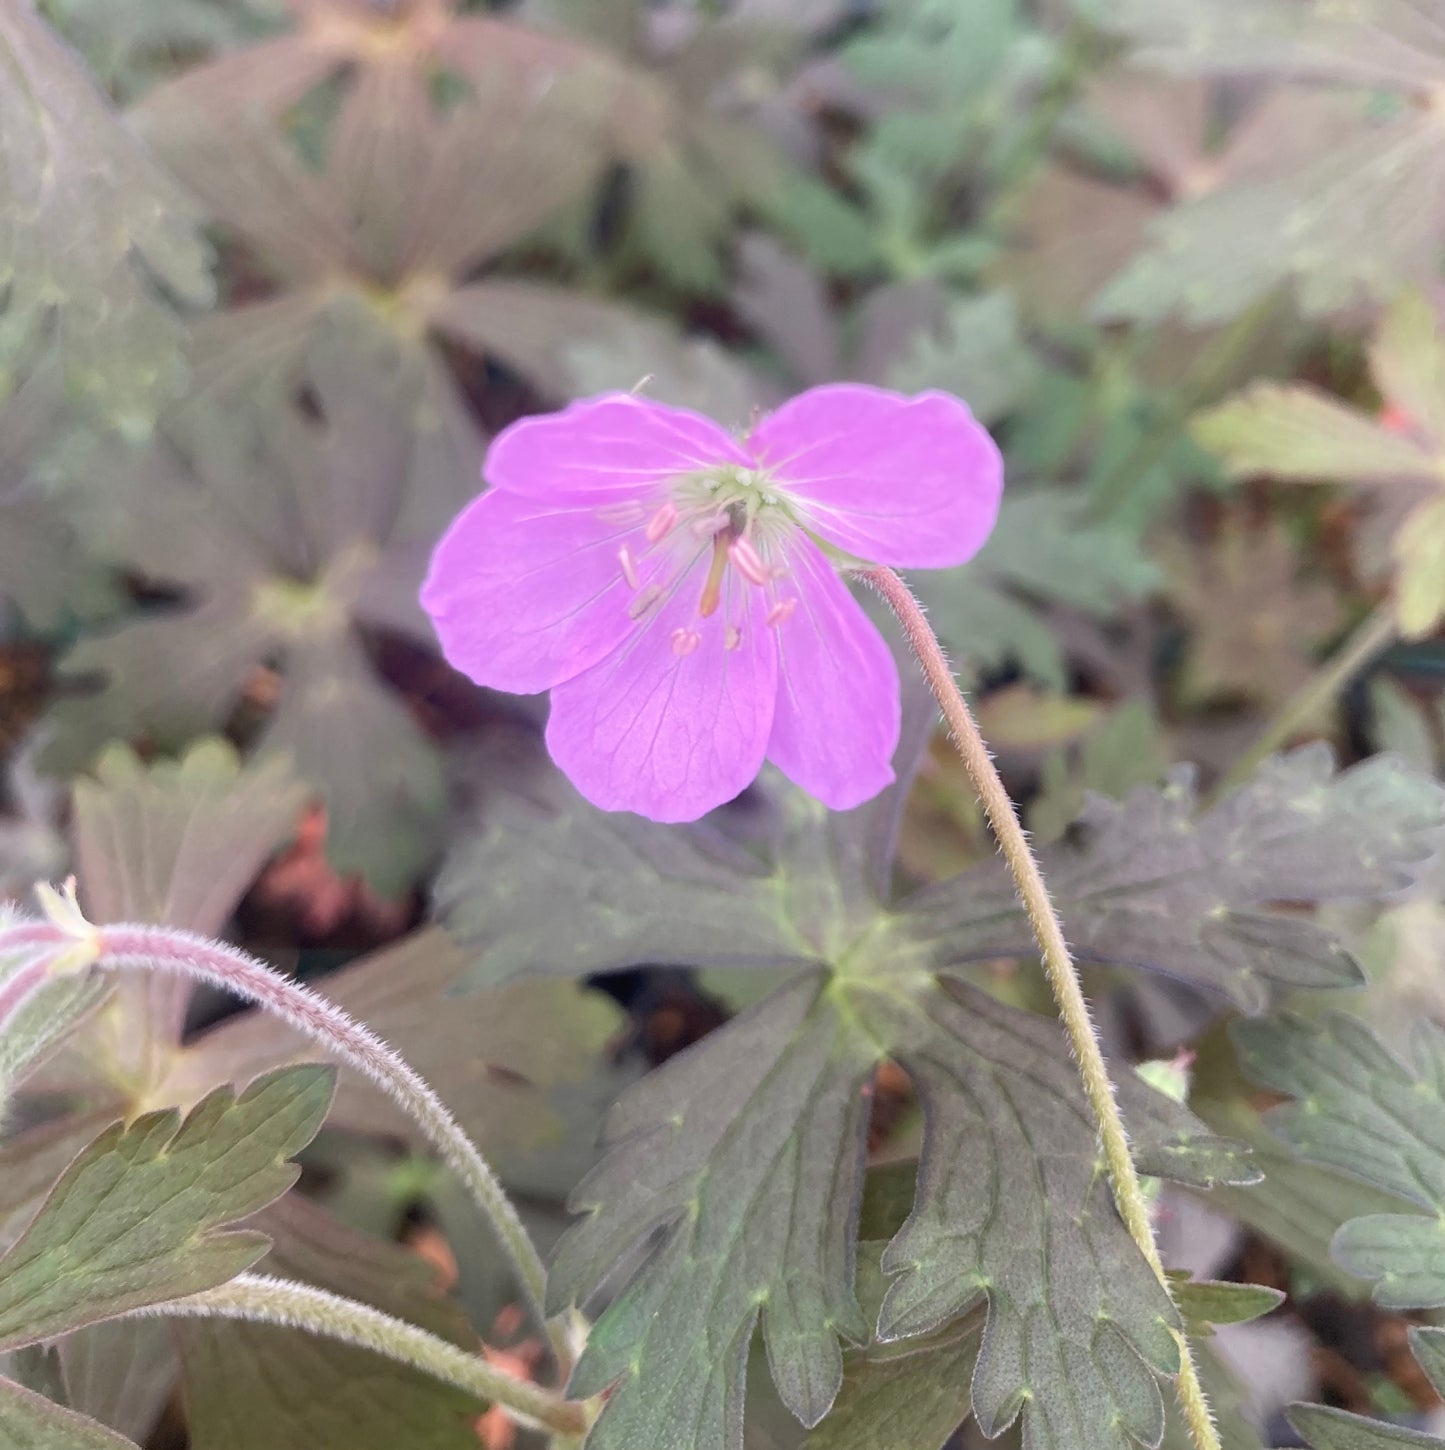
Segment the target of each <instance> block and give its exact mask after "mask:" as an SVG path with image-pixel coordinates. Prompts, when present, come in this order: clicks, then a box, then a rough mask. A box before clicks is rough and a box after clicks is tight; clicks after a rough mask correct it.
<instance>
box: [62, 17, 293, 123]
mask: <svg viewBox="0 0 1445 1450" xmlns="http://www.w3.org/2000/svg"><path fill="white" fill-rule="evenodd" d="M281 3H282V0H239V3H237V0H41V9H42V11H43V13H44V14H45V15H46V16H47V18H48V19H49V20H50V21H51V23H52V24H53V25H54V26H55V27H56V29H57V30H59V31H60V33H61V34H62V35H64V36H65V37H66V39H67V40H69V41H70V42H71V43H72V44H73V45H74V46H75V47H76V48H77V49H78V50H79V51H80V52H81V53H82V54H83V55H84V56H85V58H86V59H87V60H88V61H89V62H90V65H91V68H92V69H93V70H94V71H95V73H96V75H97V76H98V77H99V79H100V80H101V82H102V83H103V84H104V85H105V87H106V89H107V90H109V91H110V92H111V93H112V94H118V95H119V96H120V98H121V99H122V100H128V99H130V98H132V97H134V96H135V95H136V94H138V93H139V92H141V91H144V90H146V89H147V88H148V87H149V86H150V85H152V84H154V83H155V82H156V81H157V80H159V79H161V78H162V77H163V76H164V75H166V74H167V73H168V72H170V71H173V70H174V69H175V58H176V54H177V53H178V52H179V53H183V54H185V55H186V56H188V57H189V56H199V55H205V54H207V53H208V52H211V51H215V50H220V49H223V48H226V47H229V46H232V45H236V44H238V43H239V42H241V41H243V40H248V39H253V38H255V37H256V36H257V35H259V34H260V32H261V30H262V29H263V27H264V25H265V23H266V22H267V21H268V20H272V19H274V18H275V16H276V14H277V13H278V12H279V11H280V9H281Z"/></svg>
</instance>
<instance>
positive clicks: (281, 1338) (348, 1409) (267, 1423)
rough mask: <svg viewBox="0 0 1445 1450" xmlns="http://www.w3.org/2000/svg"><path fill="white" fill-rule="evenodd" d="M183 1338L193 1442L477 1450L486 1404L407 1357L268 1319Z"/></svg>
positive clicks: (219, 1448) (218, 1446) (201, 1447)
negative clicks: (403, 1360) (406, 1361)
mask: <svg viewBox="0 0 1445 1450" xmlns="http://www.w3.org/2000/svg"><path fill="white" fill-rule="evenodd" d="M178 1337H179V1342H180V1351H181V1365H182V1370H183V1373H184V1376H185V1383H186V1387H187V1410H188V1412H189V1414H188V1419H189V1427H190V1435H191V1445H192V1447H193V1450H322V1447H326V1450H331V1447H338V1450H339V1447H341V1446H345V1447H346V1450H397V1447H399V1446H403V1445H404V1446H406V1447H407V1450H476V1445H477V1437H476V1434H475V1432H474V1431H473V1429H472V1427H471V1423H470V1422H471V1421H473V1420H475V1419H476V1417H477V1416H478V1415H479V1414H481V1412H482V1409H483V1405H482V1403H481V1402H480V1401H479V1400H474V1399H472V1398H471V1397H470V1396H469V1395H466V1394H464V1393H462V1391H460V1390H456V1389H453V1388H452V1387H451V1386H450V1385H445V1384H442V1383H441V1382H439V1381H437V1380H434V1379H431V1378H430V1377H428V1376H425V1375H422V1374H421V1373H419V1372H418V1371H417V1370H414V1369H411V1368H409V1367H408V1366H406V1365H402V1364H398V1363H396V1362H394V1361H392V1360H389V1359H383V1358H382V1357H381V1356H379V1355H374V1354H369V1353H368V1352H367V1351H365V1350H362V1349H355V1348H353V1347H352V1346H350V1345H346V1344H341V1343H338V1342H336V1341H334V1340H329V1339H322V1338H320V1337H318V1336H317V1335H314V1334H307V1333H304V1332H301V1331H298V1330H294V1329H282V1328H277V1327H275V1326H273V1325H267V1324H242V1323H227V1322H223V1321H221V1320H209V1319H197V1320H192V1321H189V1322H188V1323H186V1324H184V1325H182V1326H181V1328H180V1331H179V1336H178Z"/></svg>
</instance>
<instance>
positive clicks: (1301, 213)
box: [1088, 0, 1445, 322]
mask: <svg viewBox="0 0 1445 1450" xmlns="http://www.w3.org/2000/svg"><path fill="white" fill-rule="evenodd" d="M1088 8H1089V9H1090V10H1091V11H1092V12H1093V13H1094V15H1095V18H1096V19H1097V21H1098V22H1099V23H1100V24H1102V25H1104V26H1105V27H1107V28H1109V29H1111V30H1114V31H1117V32H1119V33H1122V34H1124V35H1126V36H1128V37H1129V38H1131V39H1133V40H1136V41H1139V42H1142V43H1143V44H1144V46H1145V47H1146V49H1145V50H1144V51H1143V52H1142V54H1141V55H1140V56H1139V57H1138V58H1140V59H1142V60H1144V61H1145V62H1146V63H1147V64H1151V65H1154V66H1158V67H1164V68H1168V69H1171V70H1175V71H1178V72H1182V73H1185V74H1196V75H1221V74H1239V73H1244V74H1253V75H1258V76H1262V77H1266V78H1271V79H1284V80H1296V81H1304V82H1311V83H1333V84H1334V85H1335V86H1337V87H1340V88H1341V90H1342V93H1341V94H1339V95H1327V96H1326V97H1324V98H1323V103H1324V104H1334V105H1335V107H1336V109H1337V112H1338V117H1339V119H1338V121H1337V122H1336V123H1335V124H1333V125H1329V126H1323V127H1321V129H1320V132H1319V134H1318V135H1317V137H1316V151H1315V157H1316V159H1315V160H1314V161H1312V162H1310V163H1306V164H1302V163H1301V162H1300V161H1299V160H1298V158H1295V157H1288V158H1285V160H1284V162H1283V164H1281V163H1280V162H1278V161H1276V162H1275V164H1274V165H1272V166H1271V165H1270V164H1268V163H1266V164H1264V165H1262V166H1261V167H1260V169H1259V170H1260V174H1259V177H1258V179H1252V180H1250V181H1248V182H1246V183H1244V184H1241V185H1236V186H1232V187H1228V188H1225V189H1224V190H1221V191H1219V192H1217V193H1215V194H1213V195H1210V196H1206V197H1203V198H1201V199H1199V200H1197V201H1190V202H1187V203H1185V204H1184V205H1182V206H1180V207H1178V208H1176V209H1175V210H1174V211H1172V212H1171V213H1169V214H1168V215H1166V216H1165V217H1163V218H1162V219H1160V221H1159V222H1157V223H1156V224H1155V226H1154V227H1153V228H1152V232H1153V248H1152V250H1150V251H1148V252H1146V253H1145V254H1144V255H1143V256H1141V257H1140V258H1139V259H1138V260H1137V261H1136V262H1135V263H1134V264H1133V265H1132V266H1131V267H1130V268H1128V269H1127V270H1126V271H1125V272H1124V273H1123V274H1121V275H1120V276H1119V277H1118V278H1117V279H1116V281H1115V282H1114V283H1113V285H1112V286H1111V287H1110V288H1109V289H1108V290H1107V291H1106V292H1105V294H1104V296H1103V297H1102V298H1101V299H1100V306H1101V309H1102V311H1103V312H1104V313H1105V314H1106V315H1110V316H1114V317H1118V316H1129V317H1133V318H1149V319H1157V318H1159V317H1160V316H1162V315H1164V314H1165V313H1166V312H1170V311H1176V310H1177V311H1180V312H1182V313H1183V314H1184V315H1185V316H1186V317H1188V318H1190V319H1192V320H1193V321H1196V322H1210V321H1219V320H1223V319H1225V318H1228V317H1230V316H1233V315H1234V314H1235V313H1237V312H1239V311H1241V310H1242V309H1243V308H1244V307H1246V306H1247V305H1249V303H1250V302H1252V301H1254V300H1255V299H1257V298H1259V297H1260V296H1263V295H1264V294H1266V293H1267V292H1269V291H1270V290H1271V289H1273V288H1274V287H1276V286H1278V285H1280V284H1282V283H1285V282H1289V283H1291V284H1292V285H1293V288H1294V290H1295V294H1296V296H1297V298H1298V301H1299V304H1300V306H1301V307H1302V309H1303V310H1304V311H1306V312H1308V313H1324V312H1333V311H1337V310H1339V309H1340V308H1343V307H1345V306H1346V305H1348V304H1350V303H1352V302H1356V301H1359V300H1361V299H1362V298H1385V297H1388V296H1390V295H1391V294H1392V293H1393V292H1394V291H1395V290H1396V289H1397V288H1398V286H1399V285H1400V281H1401V279H1402V278H1404V279H1409V280H1422V281H1423V280H1425V279H1427V278H1430V277H1432V276H1433V275H1434V273H1435V260H1436V252H1437V251H1438V246H1439V237H1440V225H1441V221H1442V214H1441V212H1440V210H1439V208H1438V206H1436V205H1435V199H1436V198H1438V197H1439V196H1440V194H1441V185H1440V184H1441V181H1442V172H1441V169H1440V167H1441V162H1440V155H1441V147H1440V139H1441V129H1440V118H1439V115H1438V113H1437V111H1436V109H1435V107H1434V106H1433V103H1432V100H1431V98H1432V96H1433V95H1434V94H1435V92H1436V91H1437V90H1438V88H1439V86H1440V83H1441V81H1442V79H1445V41H1442V37H1441V34H1440V31H1439V29H1438V27H1437V26H1436V25H1435V24H1434V22H1433V20H1432V19H1430V18H1429V17H1428V16H1427V15H1426V14H1425V13H1423V12H1422V11H1421V10H1420V9H1419V8H1418V7H1416V6H1412V5H1410V4H1409V3H1407V0H1364V3H1362V4H1359V5H1356V6H1352V7H1345V8H1343V9H1342V8H1340V7H1336V6H1333V5H1330V4H1328V3H1323V0H1300V3H1292V0H1264V3H1261V4H1258V5H1255V4H1252V3H1240V0H1205V3H1202V4H1199V5H1195V4H1192V3H1188V4H1180V3H1168V4H1159V5H1154V4H1151V3H1149V0H1125V3H1122V4H1119V5H1098V6H1095V5H1093V4H1092V3H1091V4H1090V5H1089V7H1088ZM1366 88H1369V90H1370V91H1372V92H1373V93H1374V94H1373V95H1372V96H1366V97H1363V98H1362V97H1361V94H1360V93H1361V92H1363V91H1365V89H1366ZM1352 93H1353V94H1352ZM1382 98H1388V102H1392V103H1393V104H1389V103H1385V104H1382ZM1371 112H1373V116H1372V115H1371Z"/></svg>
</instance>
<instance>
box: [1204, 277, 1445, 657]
mask: <svg viewBox="0 0 1445 1450" xmlns="http://www.w3.org/2000/svg"><path fill="white" fill-rule="evenodd" d="M1371 365H1372V369H1373V371H1374V374H1375V379H1376V381H1377V382H1378V383H1379V385H1380V388H1381V390H1382V391H1383V392H1384V393H1385V396H1386V399H1387V401H1388V402H1389V403H1390V404H1391V405H1392V407H1393V408H1395V409H1396V410H1397V415H1396V417H1395V418H1393V419H1392V418H1389V417H1387V416H1382V417H1381V418H1380V419H1379V420H1375V419H1371V418H1368V417H1366V416H1365V415H1364V414H1363V413H1361V412H1359V411H1358V410H1356V409H1354V408H1351V407H1348V406H1346V405H1345V404H1343V403H1340V402H1337V401H1336V400H1334V399H1333V398H1330V397H1327V396H1326V395H1324V394H1322V393H1319V392H1316V391H1315V390H1313V389H1311V388H1307V387H1299V386H1295V387H1280V386H1275V385H1269V384H1260V385H1256V386H1255V387H1254V388H1252V389H1250V390H1249V391H1248V392H1247V393H1245V394H1244V395H1243V396H1242V397H1239V398H1236V399H1234V400H1233V401H1231V402H1228V403H1225V404H1223V405H1222V406H1221V407H1218V408H1215V409H1212V410H1211V411H1209V412H1207V413H1204V414H1202V415H1201V416H1200V417H1199V418H1198V419H1197V420H1196V422H1195V430H1194V431H1195V434H1196V436H1197V437H1198V438H1199V440H1200V442H1202V443H1203V444H1204V445H1205V447H1207V448H1211V449H1213V450H1214V451H1215V452H1216V453H1218V454H1220V455H1221V456H1222V457H1223V458H1224V460H1225V463H1226V465H1227V466H1228V467H1229V469H1230V470H1231V472H1233V473H1235V474H1242V475H1248V474H1251V473H1268V474H1273V475H1274V476H1275V477H1278V478H1288V479H1300V480H1304V481H1308V482H1317V481H1328V482H1340V483H1364V484H1370V485H1373V486H1374V487H1375V489H1376V502H1377V503H1378V505H1379V506H1380V509H1381V512H1382V514H1383V518H1384V521H1385V522H1386V523H1387V524H1388V525H1389V526H1390V527H1391V529H1392V531H1393V534H1394V540H1393V551H1394V559H1395V570H1396V579H1395V605H1396V615H1397V618H1398V620H1399V625H1400V629H1401V631H1402V632H1403V633H1404V634H1406V635H1407V636H1410V637H1418V636H1423V635H1426V634H1428V633H1430V631H1431V630H1432V629H1433V628H1434V626H1435V625H1436V623H1437V622H1438V621H1439V620H1440V619H1441V618H1442V617H1445V474H1442V472H1441V466H1440V458H1439V455H1440V452H1441V450H1442V449H1445V434H1442V433H1440V432H1438V431H1436V430H1437V429H1438V428H1439V427H1441V426H1442V425H1445V395H1442V393H1441V387H1442V383H1445V333H1442V329H1441V323H1440V318H1439V314H1438V313H1437V312H1436V311H1435V309H1434V308H1433V306H1432V305H1431V304H1430V303H1429V302H1427V301H1426V300H1425V299H1424V298H1423V297H1421V296H1419V295H1418V294H1415V293H1412V292H1405V293H1403V294H1401V295H1400V296H1399V297H1398V298H1397V300H1396V302H1395V304H1394V306H1393V307H1392V308H1391V309H1390V311H1389V312H1388V313H1387V314H1386V316H1385V318H1384V321H1383V322H1382V324H1381V326H1380V329H1379V332H1378V333H1377V335H1376V338H1375V342H1374V347H1373V348H1372V351H1371Z"/></svg>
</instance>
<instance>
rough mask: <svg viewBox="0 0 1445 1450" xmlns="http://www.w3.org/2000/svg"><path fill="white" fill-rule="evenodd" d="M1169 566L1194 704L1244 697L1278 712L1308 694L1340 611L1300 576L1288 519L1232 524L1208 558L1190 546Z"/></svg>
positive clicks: (1333, 599)
mask: <svg viewBox="0 0 1445 1450" xmlns="http://www.w3.org/2000/svg"><path fill="white" fill-rule="evenodd" d="M1165 563H1166V577H1167V579H1168V581H1169V582H1168V593H1169V596H1170V599H1171V600H1172V602H1173V603H1174V604H1175V606H1176V607H1177V608H1178V609H1179V610H1180V612H1181V613H1182V614H1183V616H1184V619H1185V621H1186V623H1187V625H1188V634H1187V639H1186V643H1185V655H1184V663H1183V667H1182V677H1181V687H1182V689H1183V691H1184V694H1185V697H1186V699H1187V700H1189V701H1190V702H1191V703H1198V702H1208V701H1210V700H1214V699H1217V698H1219V697H1220V696H1223V697H1226V698H1232V697H1238V696H1244V697H1245V698H1247V699H1250V700H1255V701H1261V702H1263V703H1264V704H1265V705H1266V706H1270V707H1274V706H1277V705H1279V704H1281V703H1282V702H1283V701H1285V700H1287V699H1288V698H1290V697H1291V696H1292V695H1294V694H1295V693H1296V692H1297V691H1298V690H1300V689H1301V688H1303V686H1304V685H1305V683H1306V682H1307V681H1308V680H1309V678H1310V675H1311V671H1312V667H1313V657H1312V656H1313V651H1314V650H1315V649H1316V648H1317V647H1318V646H1319V645H1320V644H1321V643H1322V642H1323V641H1324V640H1325V639H1327V638H1328V637H1329V636H1330V634H1332V633H1333V632H1334V631H1335V630H1336V629H1338V628H1339V625H1340V623H1341V616H1342V614H1343V608H1342V606H1341V603H1340V600H1339V597H1338V596H1337V595H1336V594H1335V592H1334V591H1333V590H1332V589H1330V588H1329V587H1328V586H1327V585H1326V584H1325V583H1324V582H1322V581H1320V580H1318V579H1316V580H1313V581H1310V580H1305V579H1301V577H1300V575H1301V568H1300V559H1299V555H1298V553H1297V552H1296V550H1295V547H1294V544H1293V542H1292V541H1291V539H1290V535H1289V532H1288V530H1287V529H1286V527H1285V525H1284V524H1283V523H1282V522H1280V521H1278V520H1274V521H1272V522H1270V523H1268V524H1266V525H1265V526H1263V527H1261V528H1249V527H1247V526H1246V525H1244V524H1242V523H1241V522H1239V521H1235V520H1230V521H1228V522H1226V523H1225V525H1224V526H1223V528H1222V530H1221V532H1220V534H1219V535H1218V537H1217V538H1215V539H1213V540H1212V541H1211V544H1210V547H1209V548H1208V549H1207V551H1206V550H1205V549H1203V548H1201V547H1200V546H1199V545H1197V544H1195V543H1193V542H1192V541H1191V542H1190V543H1188V544H1186V545H1184V546H1182V547H1179V548H1177V549H1174V550H1172V551H1170V552H1169V553H1168V555H1167V557H1166V560H1165ZM1303 723H1304V724H1305V725H1306V728H1308V727H1309V726H1310V725H1312V724H1313V723H1314V722H1312V721H1310V722H1303Z"/></svg>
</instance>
